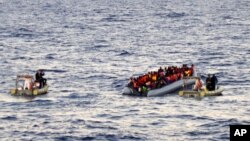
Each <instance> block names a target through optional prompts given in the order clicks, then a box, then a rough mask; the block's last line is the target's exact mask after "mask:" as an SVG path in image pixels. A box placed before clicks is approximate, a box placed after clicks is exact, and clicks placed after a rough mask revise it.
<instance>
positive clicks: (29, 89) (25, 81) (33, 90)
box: [10, 75, 49, 96]
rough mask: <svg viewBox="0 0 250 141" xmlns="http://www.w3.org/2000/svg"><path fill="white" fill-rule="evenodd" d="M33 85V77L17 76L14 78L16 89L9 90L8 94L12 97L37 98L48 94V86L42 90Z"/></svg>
mask: <svg viewBox="0 0 250 141" xmlns="http://www.w3.org/2000/svg"><path fill="white" fill-rule="evenodd" d="M20 83H21V85H20ZM34 84H35V82H34V79H33V76H30V75H18V76H17V78H16V87H15V88H13V89H10V94H11V95H14V96H37V95H43V94H46V93H47V92H48V89H49V86H48V85H47V84H46V85H44V86H43V87H42V88H39V86H35V85H34Z"/></svg>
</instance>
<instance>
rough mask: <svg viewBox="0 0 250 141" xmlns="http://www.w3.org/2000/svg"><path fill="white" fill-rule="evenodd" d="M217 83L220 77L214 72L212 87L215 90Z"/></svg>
mask: <svg viewBox="0 0 250 141" xmlns="http://www.w3.org/2000/svg"><path fill="white" fill-rule="evenodd" d="M217 83H218V79H217V77H216V76H215V74H213V76H212V78H211V85H212V87H211V89H212V90H215V88H216V84H217Z"/></svg>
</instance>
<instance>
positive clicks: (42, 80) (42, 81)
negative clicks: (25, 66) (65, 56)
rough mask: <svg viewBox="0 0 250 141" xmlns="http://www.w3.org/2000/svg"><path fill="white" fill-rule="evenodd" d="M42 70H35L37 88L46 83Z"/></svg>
mask: <svg viewBox="0 0 250 141" xmlns="http://www.w3.org/2000/svg"><path fill="white" fill-rule="evenodd" d="M43 76H44V72H43V71H42V70H38V71H37V72H36V82H38V83H39V88H43V87H44V85H46V82H47V79H45V78H43Z"/></svg>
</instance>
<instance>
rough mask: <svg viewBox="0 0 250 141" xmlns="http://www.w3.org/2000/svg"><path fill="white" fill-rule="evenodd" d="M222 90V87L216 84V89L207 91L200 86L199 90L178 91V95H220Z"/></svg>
mask: <svg viewBox="0 0 250 141" xmlns="http://www.w3.org/2000/svg"><path fill="white" fill-rule="evenodd" d="M223 91H224V89H223V87H221V86H217V88H216V90H213V91H208V90H207V89H206V88H204V87H203V88H202V89H201V90H199V91H193V90H184V91H179V96H183V97H205V96H220V95H222V92H223Z"/></svg>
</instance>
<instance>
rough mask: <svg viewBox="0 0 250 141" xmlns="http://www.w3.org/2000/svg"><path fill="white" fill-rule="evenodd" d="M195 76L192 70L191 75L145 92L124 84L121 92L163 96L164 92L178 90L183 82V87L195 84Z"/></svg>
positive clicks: (133, 94) (169, 92)
mask: <svg viewBox="0 0 250 141" xmlns="http://www.w3.org/2000/svg"><path fill="white" fill-rule="evenodd" d="M195 77H197V73H196V72H195V71H194V73H193V76H191V77H185V78H184V79H180V80H177V81H175V82H172V83H171V84H168V85H166V86H163V87H161V88H157V89H153V90H149V91H148V92H147V93H142V94H141V93H139V92H138V91H137V90H135V89H133V88H131V87H128V86H126V87H125V88H124V89H123V91H122V94H124V95H132V96H147V97H153V96H163V95H166V94H171V93H175V92H178V91H179V90H180V89H182V88H183V84H185V87H189V86H192V85H194V84H195V79H193V78H195Z"/></svg>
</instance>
